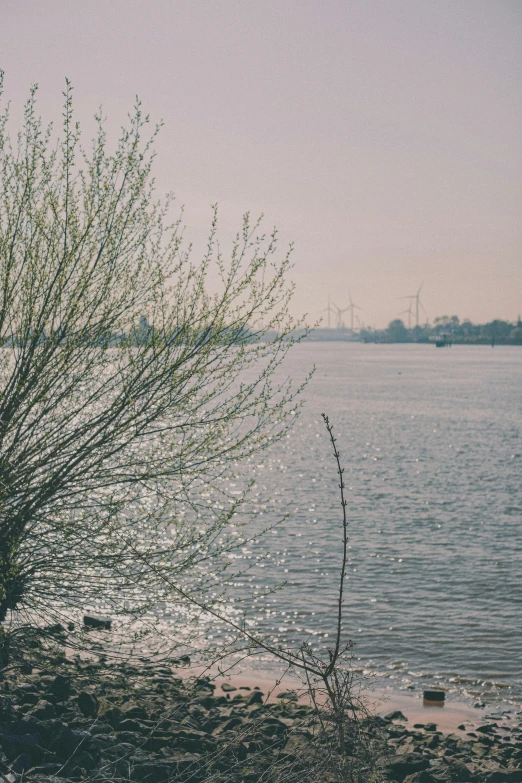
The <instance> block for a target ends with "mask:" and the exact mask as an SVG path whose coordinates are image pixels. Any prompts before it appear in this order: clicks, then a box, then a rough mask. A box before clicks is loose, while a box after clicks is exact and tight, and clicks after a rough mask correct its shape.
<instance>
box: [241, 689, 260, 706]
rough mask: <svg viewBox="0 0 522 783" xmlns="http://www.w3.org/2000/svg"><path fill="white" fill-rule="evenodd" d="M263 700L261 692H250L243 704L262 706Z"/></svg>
mask: <svg viewBox="0 0 522 783" xmlns="http://www.w3.org/2000/svg"><path fill="white" fill-rule="evenodd" d="M263 702H264V698H263V694H262V693H261V691H252V693H249V695H248V696H247V697H246V699H245V704H247V705H250V704H263Z"/></svg>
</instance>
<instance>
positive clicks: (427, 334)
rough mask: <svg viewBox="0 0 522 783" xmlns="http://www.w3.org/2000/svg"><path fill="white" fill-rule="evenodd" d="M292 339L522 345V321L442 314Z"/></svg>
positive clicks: (298, 333) (254, 336)
mask: <svg viewBox="0 0 522 783" xmlns="http://www.w3.org/2000/svg"><path fill="white" fill-rule="evenodd" d="M271 335H272V332H267V333H266V334H264V335H263V334H253V333H252V334H251V336H250V339H269V338H270V336H271ZM291 337H293V338H301V339H306V340H313V341H315V342H339V341H342V342H364V343H438V344H443V345H454V344H455V345H456V344H466V345H522V321H521V320H520V317H519V318H518V320H517V321H515V322H513V323H510V322H509V321H501V320H500V319H498V318H497V319H495V320H494V321H490V322H489V323H486V324H474V323H472V322H471V321H469V320H467V319H465V320H464V321H461V320H460V319H459V318H458V316H456V315H442V316H439V317H438V318H435V320H434V322H433V323H432V324H430V323H426V324H423V325H422V326H421V325H419V326H413V327H408V326H406V325H405V323H404V321H402V320H401V319H400V318H396V319H395V320H394V321H391V322H390V323H389V324H388V326H387V327H386V329H373V328H372V327H367V328H364V327H363V328H360V329H354V330H353V331H352V330H351V329H347V328H346V327H344V326H343V327H341V328H340V329H325V328H322V327H319V328H316V329H312V330H311V331H310V333H309V334H307V335H306V334H305V332H304V331H302V330H296V331H295V332H293V333H292V335H291Z"/></svg>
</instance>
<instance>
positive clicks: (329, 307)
mask: <svg viewBox="0 0 522 783" xmlns="http://www.w3.org/2000/svg"><path fill="white" fill-rule="evenodd" d="M334 307H335V305H334ZM337 309H339V308H337ZM321 312H322V313H328V329H330V313H334V315H335V310H334V309H333V308H332V306H331V304H330V294H328V307H326V308H325V309H324V310H321Z"/></svg>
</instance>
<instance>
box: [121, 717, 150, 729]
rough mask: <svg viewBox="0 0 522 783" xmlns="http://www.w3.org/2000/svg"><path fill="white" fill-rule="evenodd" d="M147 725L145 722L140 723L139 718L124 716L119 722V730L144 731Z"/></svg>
mask: <svg viewBox="0 0 522 783" xmlns="http://www.w3.org/2000/svg"><path fill="white" fill-rule="evenodd" d="M146 728H147V727H146V726H144V725H143V723H140V722H139V721H138V720H135V719H134V718H124V719H123V720H120V722H119V723H118V730H119V731H137V732H140V731H143V730H144V729H146Z"/></svg>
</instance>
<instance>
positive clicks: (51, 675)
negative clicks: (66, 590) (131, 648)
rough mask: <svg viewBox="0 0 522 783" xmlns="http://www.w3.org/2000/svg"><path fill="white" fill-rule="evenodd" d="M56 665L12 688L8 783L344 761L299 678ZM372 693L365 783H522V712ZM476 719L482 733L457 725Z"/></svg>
mask: <svg viewBox="0 0 522 783" xmlns="http://www.w3.org/2000/svg"><path fill="white" fill-rule="evenodd" d="M46 666H47V667H51V668H39V669H34V668H32V669H31V667H28V668H27V669H26V671H25V673H24V674H22V673H20V672H14V671H13V672H6V671H4V672H3V677H2V678H1V679H0V745H1V748H2V752H1V753H0V781H2V783H4V781H7V783H22V782H27V783H64V781H81V780H92V781H107V783H108V781H113V780H114V779H116V778H117V779H118V780H123V781H125V780H128V781H131V782H133V781H136V782H137V783H168V782H169V781H174V780H175V781H184V780H187V781H189V780H190V781H210V780H212V781H213V780H216V781H218V780H220V781H226V783H245V781H248V783H256V782H257V781H261V780H262V781H271V780H274V781H276V780H280V779H282V778H280V777H278V775H279V774H280V773H281V771H284V774H285V775H286V773H287V771H291V774H292V776H291V777H288V778H285V780H286V779H287V780H295V781H296V783H299V781H301V780H304V779H305V777H304V776H305V775H306V774H307V773H308V771H309V769H310V765H313V764H319V765H324V764H330V763H331V762H332V758H333V756H332V744H331V736H332V735H330V745H329V744H328V742H327V743H326V744H325V741H324V736H325V735H323V734H322V733H321V730H320V726H321V722H322V720H326V721H328V717H327V715H328V713H324V715H323V718H322V719H321V718H320V716H319V715H318V714H317V712H315V711H314V709H313V708H312V707H311V706H310V705H309V704H306V701H305V700H304V699H299V698H298V696H297V695H296V694H294V693H292V690H294V689H295V686H296V680H295V678H294V679H291V678H290V677H286V678H282V679H281V680H280V681H279V683H278V682H277V679H273V678H272V679H267V678H266V676H265V677H263V675H262V673H261V672H259V673H256V672H253V671H249V672H237V673H234V672H231V673H230V675H229V676H227V677H222V676H219V675H218V674H217V673H210V676H202V675H201V673H199V674H198V673H197V671H196V670H197V668H198V667H196V666H194V667H192V666H191V664H190V662H187V664H186V665H166V664H160V663H154V662H151V661H146V660H142V661H138V662H134V663H129V662H118V663H110V662H107V661H106V660H95V659H93V658H90V659H82V658H80V657H79V656H78V657H77V658H75V659H70V658H66V657H63V658H62V659H60V660H57V659H55V660H54V661H53V663H52V666H51V664H50V662H48V663H47V664H46ZM30 669H31V670H30ZM292 686H293V687H292ZM366 696H367V703H368V705H369V706H370V707H371V706H372V704H374V705H375V707H376V714H374V715H365V714H362V717H360V718H359V719H358V720H357V721H356V722H355V723H353V724H352V726H353V727H354V730H355V731H356V735H354V736H356V744H355V745H354V746H353V749H352V750H350V751H348V752H347V755H346V756H345V757H343V758H345V759H346V761H347V763H349V764H354V765H358V764H359V765H361V764H363V767H362V769H363V777H362V778H360V780H366V779H367V778H366V777H364V775H366V774H367V773H368V774H370V770H371V776H372V779H374V780H375V781H396V783H455V782H456V781H462V783H522V712H520V713H519V714H518V716H517V721H516V723H517V725H513V726H510V727H508V726H504V725H502V721H501V720H493V719H492V718H491V717H489V718H488V717H487V716H486V714H485V712H486V711H485V710H480V711H478V710H474V708H472V707H469V706H468V707H467V709H466V707H465V705H461V704H458V703H453V704H450V705H445V707H443V708H433V707H424V706H421V705H419V704H418V701H417V699H416V697H414V696H408V695H407V694H404V696H403V698H402V699H401V700H399V699H398V698H397V695H396V694H393V693H390V692H389V691H388V692H385V693H383V692H381V693H379V692H378V691H377V690H374V691H373V692H370V693H368V694H366ZM383 697H386V700H384V698H383ZM416 705H417V707H416ZM401 707H402V708H403V709H404V712H403V709H401ZM418 707H420V711H419V709H418ZM472 716H476V720H474V721H473V725H471V723H469V722H467V721H466V720H464V724H460V727H459V726H456V727H455V725H454V724H455V722H456V721H457V720H458V721H460V719H461V718H463V717H464V718H466V717H467V718H470V717H472ZM421 718H422V719H421ZM481 721H484V722H483V723H482V725H475V724H480V723H481ZM330 725H331V724H330ZM348 725H350V724H349V723H348V724H347V726H348ZM357 743H359V744H357ZM365 754H366V755H365ZM334 756H335V753H334ZM334 761H335V759H334ZM364 765H366V766H364ZM314 769H315V767H314ZM317 769H319V767H318V768H317ZM332 769H333V768H332ZM321 770H322V772H321V775H322V774H323V772H324V769H323V767H321ZM364 770H366V771H367V773H366V772H364ZM314 774H315V773H314ZM223 775H224V777H223ZM323 777H324V775H323ZM324 779H325V780H330V779H331V780H334V779H337V778H334V777H331V776H330V773H328V774H327V775H326V777H324Z"/></svg>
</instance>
